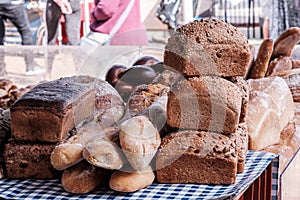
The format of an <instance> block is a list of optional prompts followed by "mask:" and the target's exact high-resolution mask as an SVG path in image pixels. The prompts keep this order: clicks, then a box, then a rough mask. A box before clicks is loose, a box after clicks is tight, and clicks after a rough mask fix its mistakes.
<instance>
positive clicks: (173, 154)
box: [156, 130, 237, 184]
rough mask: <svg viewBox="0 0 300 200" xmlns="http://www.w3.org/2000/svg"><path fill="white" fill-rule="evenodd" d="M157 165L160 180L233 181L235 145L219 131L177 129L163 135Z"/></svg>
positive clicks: (183, 181) (165, 181)
mask: <svg viewBox="0 0 300 200" xmlns="http://www.w3.org/2000/svg"><path fill="white" fill-rule="evenodd" d="M156 168H157V180H158V182H159V183H200V184H232V183H235V180H236V173H237V155H236V145H235V143H234V141H232V140H231V139H230V137H228V136H226V135H222V134H219V133H212V132H204V131H202V132H201V131H192V130H186V131H179V132H174V133H171V134H169V135H167V136H166V137H164V138H163V139H162V143H161V146H160V148H159V150H158V154H157V159H156Z"/></svg>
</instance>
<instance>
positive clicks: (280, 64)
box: [266, 56, 292, 76]
mask: <svg viewBox="0 0 300 200" xmlns="http://www.w3.org/2000/svg"><path fill="white" fill-rule="evenodd" d="M291 69H292V60H291V58H290V57H287V56H279V57H278V58H275V59H274V60H272V61H271V62H270V64H269V68H268V71H267V73H266V76H285V75H288V74H289V73H290V71H291Z"/></svg>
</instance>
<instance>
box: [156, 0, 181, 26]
mask: <svg viewBox="0 0 300 200" xmlns="http://www.w3.org/2000/svg"><path fill="white" fill-rule="evenodd" d="M179 7H180V0H162V1H161V2H160V3H159V4H158V7H157V10H156V13H155V16H156V17H157V18H158V19H159V20H160V21H161V22H162V23H164V24H167V25H168V28H169V29H176V28H177V22H178V20H177V14H178V11H179Z"/></svg>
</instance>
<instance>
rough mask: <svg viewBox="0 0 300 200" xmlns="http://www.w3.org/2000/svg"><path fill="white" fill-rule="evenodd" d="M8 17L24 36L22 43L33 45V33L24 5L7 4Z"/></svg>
mask: <svg viewBox="0 0 300 200" xmlns="http://www.w3.org/2000/svg"><path fill="white" fill-rule="evenodd" d="M7 12H8V13H7V18H8V19H9V20H10V21H11V22H12V23H13V25H15V26H16V27H17V29H18V31H19V33H20V35H21V37H22V45H33V42H32V33H31V29H30V25H29V21H28V18H27V14H26V12H25V8H24V5H23V4H22V3H21V4H7Z"/></svg>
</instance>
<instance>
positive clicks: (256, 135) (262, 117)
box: [246, 77, 295, 150]
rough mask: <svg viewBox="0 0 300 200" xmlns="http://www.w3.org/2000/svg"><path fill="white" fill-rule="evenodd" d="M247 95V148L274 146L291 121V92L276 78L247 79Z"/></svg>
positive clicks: (292, 115)
mask: <svg viewBox="0 0 300 200" xmlns="http://www.w3.org/2000/svg"><path fill="white" fill-rule="evenodd" d="M248 82H249V84H250V87H251V92H250V99H249V105H248V115H247V118H246V123H247V126H248V131H249V132H248V133H249V149H252V150H260V149H263V148H265V147H267V146H269V145H272V144H276V143H278V142H279V139H280V132H281V131H282V130H283V128H284V127H285V126H286V125H287V124H288V123H289V122H290V121H291V120H292V119H293V118H294V113H295V112H294V102H293V99H292V95H291V92H290V90H289V88H288V86H287V84H286V83H285V81H284V80H283V79H282V78H280V77H270V78H263V79H250V80H248Z"/></svg>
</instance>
